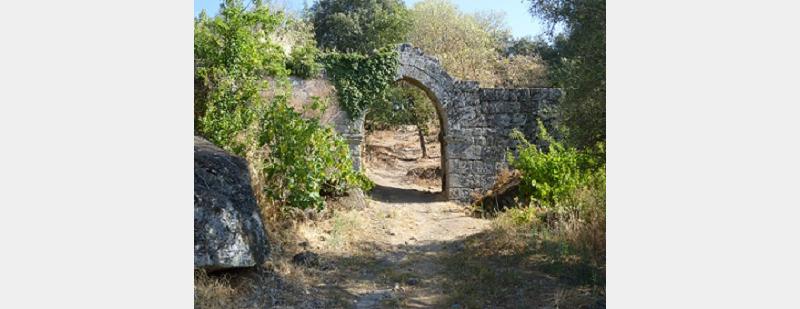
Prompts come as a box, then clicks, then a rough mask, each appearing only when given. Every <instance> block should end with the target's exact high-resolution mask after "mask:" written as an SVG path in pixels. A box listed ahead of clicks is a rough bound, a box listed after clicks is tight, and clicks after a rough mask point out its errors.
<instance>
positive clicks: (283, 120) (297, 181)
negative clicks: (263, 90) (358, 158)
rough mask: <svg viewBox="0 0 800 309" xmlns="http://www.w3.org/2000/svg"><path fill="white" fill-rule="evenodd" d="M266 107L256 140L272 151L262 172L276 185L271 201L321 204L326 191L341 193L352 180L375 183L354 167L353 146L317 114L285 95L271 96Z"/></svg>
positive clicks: (360, 183)
mask: <svg viewBox="0 0 800 309" xmlns="http://www.w3.org/2000/svg"><path fill="white" fill-rule="evenodd" d="M315 105H317V104H315ZM267 110H268V111H269V112H268V113H266V114H264V117H263V118H262V119H261V122H260V123H261V129H260V134H259V140H258V143H259V145H264V146H266V149H267V151H268V155H267V156H266V160H267V164H265V165H264V169H263V171H264V173H265V175H266V176H267V178H268V179H271V180H272V182H273V183H274V185H273V186H270V187H268V188H265V193H267V195H268V196H269V197H271V198H272V199H273V200H276V201H285V202H286V203H287V204H288V205H291V206H294V207H299V208H307V207H316V208H318V209H319V208H322V206H323V205H324V204H323V202H324V199H323V197H322V195H323V194H324V193H327V194H329V195H338V194H341V193H344V191H345V190H346V189H347V188H348V186H349V185H352V186H357V187H360V188H362V189H365V190H369V189H370V188H371V187H372V183H371V182H370V181H369V180H368V179H367V178H366V176H364V175H363V174H361V173H358V172H355V171H354V170H353V163H352V161H351V160H350V149H349V148H348V145H347V144H346V143H345V142H344V140H343V139H342V138H341V137H339V136H337V135H336V133H335V132H334V131H333V129H331V128H330V127H323V126H322V125H320V123H319V120H318V119H310V120H307V119H303V118H302V117H301V114H300V113H298V112H296V111H295V110H294V109H292V107H291V106H289V105H288V104H287V100H286V98H285V97H280V98H278V99H276V100H273V101H272V102H271V103H270V106H269V108H268V109H267Z"/></svg>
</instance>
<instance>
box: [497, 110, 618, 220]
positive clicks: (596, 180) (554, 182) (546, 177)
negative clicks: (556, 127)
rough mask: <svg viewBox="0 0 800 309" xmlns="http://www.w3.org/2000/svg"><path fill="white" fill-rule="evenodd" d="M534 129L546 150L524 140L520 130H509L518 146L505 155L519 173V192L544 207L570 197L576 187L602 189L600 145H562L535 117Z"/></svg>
mask: <svg viewBox="0 0 800 309" xmlns="http://www.w3.org/2000/svg"><path fill="white" fill-rule="evenodd" d="M538 129H539V139H540V140H542V141H544V142H546V143H547V144H548V146H547V148H546V151H543V150H540V149H539V147H537V145H534V144H531V143H530V142H528V141H527V140H525V137H524V135H523V134H522V132H520V131H517V130H514V131H513V132H512V133H511V136H512V138H513V139H515V140H517V141H519V142H520V147H519V153H518V155H517V156H516V157H515V156H514V155H513V154H512V153H510V152H509V153H508V154H507V158H508V162H509V165H510V166H511V167H513V168H516V169H518V170H519V171H520V172H521V174H522V182H521V185H520V189H521V193H522V194H524V195H525V196H529V197H531V198H532V199H533V200H535V201H538V202H539V203H541V204H542V206H544V207H557V206H561V205H563V204H565V203H564V202H566V201H568V200H569V199H571V198H572V197H573V196H574V195H575V193H576V191H577V190H578V189H579V188H582V187H597V186H600V185H602V186H603V191H605V162H604V160H602V159H601V158H602V157H604V152H603V151H602V149H600V150H597V151H596V152H589V151H579V150H577V149H575V148H573V147H565V146H564V145H563V144H562V143H561V142H559V141H556V140H555V139H553V138H552V137H551V136H550V135H549V134H548V133H547V130H546V129H545V127H544V125H543V124H542V122H541V121H538ZM599 147H600V148H602V147H603V146H602V145H600V146H599Z"/></svg>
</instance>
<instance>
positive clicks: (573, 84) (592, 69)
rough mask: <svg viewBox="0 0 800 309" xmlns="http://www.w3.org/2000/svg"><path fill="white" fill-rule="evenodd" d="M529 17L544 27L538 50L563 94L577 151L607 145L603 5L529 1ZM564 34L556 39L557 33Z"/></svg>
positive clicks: (594, 0) (590, 0)
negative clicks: (547, 39) (548, 40)
mask: <svg viewBox="0 0 800 309" xmlns="http://www.w3.org/2000/svg"><path fill="white" fill-rule="evenodd" d="M529 2H530V12H531V14H533V15H535V16H539V17H541V18H542V19H544V20H545V21H546V23H547V25H548V29H549V31H548V34H549V36H550V38H551V43H550V44H546V45H545V44H540V46H539V47H540V48H539V50H540V54H542V56H543V58H544V59H545V60H547V61H548V64H549V66H550V68H551V72H550V77H551V79H552V80H553V81H554V82H555V83H556V85H557V86H559V87H561V88H562V89H564V90H565V92H566V94H565V96H564V100H563V110H564V122H565V125H566V127H567V133H568V134H567V136H568V137H569V139H570V141H571V142H572V143H573V144H575V145H576V146H579V147H586V146H590V145H593V144H595V143H597V142H600V141H605V139H606V3H605V0H529ZM559 27H562V28H563V31H562V32H561V33H557V31H556V29H557V28H559Z"/></svg>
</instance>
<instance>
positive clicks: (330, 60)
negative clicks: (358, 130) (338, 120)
mask: <svg viewBox="0 0 800 309" xmlns="http://www.w3.org/2000/svg"><path fill="white" fill-rule="evenodd" d="M397 58H398V55H397V51H395V50H394V49H393V48H389V47H387V48H383V49H381V50H379V51H377V52H375V53H372V54H369V55H364V54H359V53H339V52H330V53H326V54H325V55H323V56H322V57H321V62H322V64H323V66H324V67H325V70H326V72H327V75H328V78H329V79H330V80H331V81H332V82H333V85H334V87H336V91H337V95H338V98H339V105H340V106H341V107H342V108H343V109H344V110H345V111H347V113H348V115H349V116H350V118H356V117H358V116H361V114H362V113H363V112H364V111H365V110H366V109H367V108H368V107H370V106H371V105H372V104H373V103H374V102H381V101H386V100H387V99H388V98H387V90H388V89H389V87H390V86H391V85H392V83H393V82H394V77H395V72H397V66H398V63H399V62H398V59H397Z"/></svg>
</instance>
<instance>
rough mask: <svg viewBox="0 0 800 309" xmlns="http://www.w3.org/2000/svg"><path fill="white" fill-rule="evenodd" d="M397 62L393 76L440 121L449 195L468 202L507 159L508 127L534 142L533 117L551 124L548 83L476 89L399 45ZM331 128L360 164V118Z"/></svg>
mask: <svg viewBox="0 0 800 309" xmlns="http://www.w3.org/2000/svg"><path fill="white" fill-rule="evenodd" d="M398 52H399V60H400V65H399V67H398V72H397V76H396V79H397V80H405V81H408V82H410V83H412V84H414V85H416V86H418V87H420V88H421V89H423V90H425V92H426V93H427V94H428V96H429V97H430V98H431V101H433V103H434V105H435V107H436V110H437V113H438V115H439V118H440V121H441V139H442V140H441V142H442V146H441V147H442V149H443V156H442V171H443V176H444V177H443V179H442V184H443V191H444V192H445V194H446V195H447V198H448V199H450V200H456V201H460V202H468V201H469V200H470V199H471V196H472V194H473V193H483V192H484V191H485V190H487V189H489V188H490V187H491V186H492V184H493V183H494V181H495V180H496V177H497V173H498V172H499V171H500V169H501V168H503V167H505V166H506V165H507V164H506V162H505V154H506V152H507V151H508V150H511V151H515V150H516V143H515V142H514V141H513V140H512V139H511V138H510V136H509V135H510V133H511V130H512V129H514V128H517V129H519V130H520V131H522V132H523V133H524V134H525V136H526V138H527V139H528V140H529V141H532V142H538V141H536V138H535V136H536V133H537V132H536V131H537V126H536V119H537V118H540V119H542V121H543V122H544V123H545V126H546V127H550V128H552V127H553V126H554V125H555V123H556V121H557V118H556V114H555V107H556V104H557V102H558V99H559V97H560V95H561V91H560V90H558V89H553V88H531V89H502V88H480V85H479V84H478V82H476V81H461V80H457V79H454V78H452V77H450V75H449V74H447V72H446V71H445V70H444V69H443V67H442V66H441V64H440V63H439V61H438V60H437V59H436V58H433V57H430V56H427V55H425V54H424V53H423V52H422V51H421V50H420V49H418V48H414V47H412V46H411V45H408V44H403V45H400V46H399V47H398ZM336 123H337V125H336V128H337V131H338V132H340V133H341V134H342V135H343V136H344V137H345V138H346V139H347V140H348V142H349V143H350V149H351V154H352V156H353V159H354V161H356V163H355V164H356V167H357V168H360V166H361V165H360V160H361V159H360V158H361V151H362V143H363V138H364V127H363V124H364V119H363V117H362V118H360V119H356V120H349V119H345V118H341V119H339V121H336Z"/></svg>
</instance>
